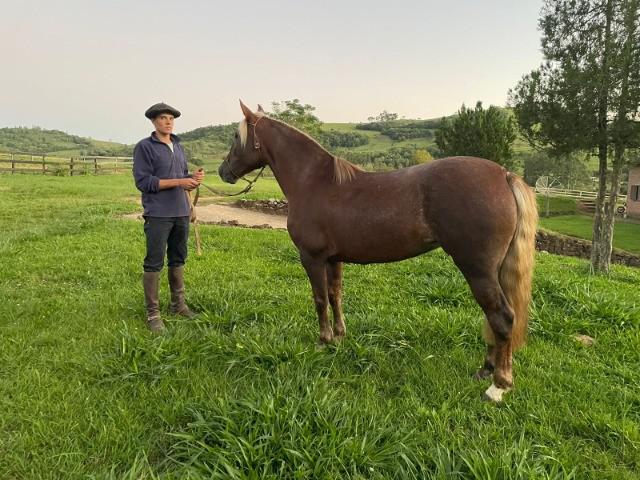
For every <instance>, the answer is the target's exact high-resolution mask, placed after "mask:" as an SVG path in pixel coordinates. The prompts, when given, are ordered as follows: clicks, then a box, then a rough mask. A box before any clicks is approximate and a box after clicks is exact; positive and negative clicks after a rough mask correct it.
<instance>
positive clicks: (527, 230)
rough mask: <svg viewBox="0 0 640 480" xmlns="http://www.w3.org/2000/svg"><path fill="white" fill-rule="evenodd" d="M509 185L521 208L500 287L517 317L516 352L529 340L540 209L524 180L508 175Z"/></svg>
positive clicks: (514, 348) (513, 332) (514, 336)
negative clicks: (528, 327) (527, 338)
mask: <svg viewBox="0 0 640 480" xmlns="http://www.w3.org/2000/svg"><path fill="white" fill-rule="evenodd" d="M507 182H509V186H510V187H511V190H512V191H513V196H514V197H515V199H516V204H517V206H518V221H517V224H516V232H515V234H514V236H513V240H511V245H509V250H507V255H506V256H505V258H504V260H503V262H502V266H501V267H500V286H501V287H502V291H503V292H504V294H505V296H506V297H507V300H508V301H509V304H510V305H511V308H513V311H514V313H515V318H514V320H513V328H512V333H511V346H512V348H513V350H516V349H517V348H518V347H520V346H521V345H522V344H524V342H525V339H526V337H527V326H528V323H529V302H530V301H531V282H532V276H533V263H534V258H535V250H536V228H537V225H538V206H537V204H536V195H535V193H534V192H533V191H532V190H531V188H529V186H528V185H527V184H526V183H525V182H524V180H522V178H520V177H519V176H517V175H515V174H513V173H508V174H507Z"/></svg>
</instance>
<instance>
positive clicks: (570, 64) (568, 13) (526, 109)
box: [510, 0, 640, 271]
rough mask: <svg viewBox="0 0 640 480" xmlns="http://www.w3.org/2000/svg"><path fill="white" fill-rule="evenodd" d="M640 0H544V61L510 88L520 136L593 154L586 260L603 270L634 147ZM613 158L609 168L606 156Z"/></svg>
mask: <svg viewBox="0 0 640 480" xmlns="http://www.w3.org/2000/svg"><path fill="white" fill-rule="evenodd" d="M639 4H640V0H547V1H546V2H545V4H544V7H543V10H542V16H541V18H540V21H539V24H540V29H541V30H542V51H543V54H544V57H545V62H544V63H543V64H542V65H541V66H540V67H539V68H538V69H537V70H534V71H532V72H531V73H529V74H527V75H525V76H524V77H523V78H522V80H521V81H520V82H519V83H518V85H517V86H516V87H515V88H514V89H513V90H512V91H511V92H510V97H511V100H510V101H511V103H512V105H513V106H514V111H515V114H516V117H517V120H518V123H519V125H520V128H521V131H522V133H523V135H524V137H525V138H526V139H527V140H528V141H529V142H530V143H531V144H532V145H534V146H537V147H540V146H543V147H548V148H550V149H552V150H553V151H554V152H555V153H560V154H563V153H564V154H566V153H569V152H575V151H580V150H582V151H587V152H597V155H598V162H599V169H598V177H599V184H598V198H597V201H596V215H595V220H594V230H593V248H592V258H591V261H592V266H593V268H594V269H595V270H598V271H607V270H608V268H609V263H610V256H611V250H612V238H613V225H614V213H615V204H616V198H617V195H618V192H619V188H620V178H621V172H622V170H623V166H624V164H625V163H626V162H627V154H628V151H629V149H632V148H638V147H639V146H640V113H639V110H640V32H639V23H640V9H639ZM611 158H612V162H611V166H612V170H611V172H609V161H610V159H611Z"/></svg>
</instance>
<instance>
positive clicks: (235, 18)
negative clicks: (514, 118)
mask: <svg viewBox="0 0 640 480" xmlns="http://www.w3.org/2000/svg"><path fill="white" fill-rule="evenodd" d="M541 6H542V1H541V0H517V1H514V0H451V1H449V2H444V1H442V0H438V1H431V0H394V1H391V0H386V1H377V0H368V1H360V0H355V1H351V0H322V1H317V2H310V1H303V0H298V1H294V0H269V1H267V0H262V1H257V0H242V1H229V0H227V1H224V2H220V1H215V0H211V1H196V0H184V1H182V2H168V1H164V0H154V1H150V0H149V1H148V0H129V1H124V0H102V1H98V0H82V1H76V0H59V1H53V0H49V1H31V0H23V1H20V2H17V1H9V0H0V11H2V21H1V22H0V32H1V33H2V36H1V37H2V38H3V41H2V42H0V59H1V62H2V68H1V72H2V73H1V74H0V128H1V127H16V126H25V127H32V126H39V127H42V128H47V129H57V130H62V131H65V132H68V133H70V134H75V135H81V136H87V137H92V138H95V139H100V140H112V141H117V142H123V143H135V142H136V141H137V140H139V139H140V138H142V137H144V136H146V135H148V134H149V133H150V132H151V130H152V125H151V124H150V122H149V121H148V120H147V119H146V118H145V117H144V111H145V110H146V109H147V108H148V107H149V106H150V105H152V104H154V103H156V102H160V101H164V102H165V103H168V104H170V105H172V106H173V107H175V108H177V109H178V110H180V111H181V112H182V116H181V117H180V118H179V119H178V120H176V131H177V132H181V131H188V130H192V129H194V128H198V127H201V126H206V125H217V124H224V123H229V122H233V121H238V120H239V119H240V118H241V116H242V114H241V111H240V108H239V104H238V99H242V100H243V101H244V102H245V103H246V104H247V105H249V106H250V107H252V108H255V107H256V105H257V104H258V103H261V104H262V105H263V106H264V107H266V108H267V109H269V107H270V105H271V102H273V101H282V100H288V99H293V98H299V99H300V100H301V101H302V102H303V103H309V104H311V105H313V106H315V107H316V111H315V113H316V115H317V116H318V117H319V118H320V119H321V120H322V121H324V122H359V121H366V119H367V117H369V116H375V115H377V114H378V113H380V112H381V111H382V110H387V111H389V112H395V113H398V115H399V116H401V117H406V118H434V117H441V116H443V115H450V114H452V113H455V112H456V111H457V110H458V109H459V108H460V106H461V105H462V104H463V103H465V104H466V105H471V106H473V105H475V103H476V101H478V100H480V101H482V102H483V104H484V105H485V106H488V105H505V104H506V102H507V93H508V90H509V88H512V87H514V86H515V84H516V83H517V82H518V80H519V79H520V78H521V77H522V75H524V74H525V73H528V72H530V71H531V70H532V69H535V68H536V67H537V66H538V65H539V64H540V62H541V61H542V55H541V52H540V32H539V31H538V28H537V21H538V16H539V12H540V8H541Z"/></svg>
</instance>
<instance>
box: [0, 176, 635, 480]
mask: <svg viewBox="0 0 640 480" xmlns="http://www.w3.org/2000/svg"><path fill="white" fill-rule="evenodd" d="M264 188H265V189H268V188H269V185H265V186H264ZM0 192H1V195H0V227H1V228H2V232H3V235H2V236H1V237H0V259H1V265H2V267H3V268H2V270H1V272H0V292H1V294H2V301H1V302H0V338H2V344H1V347H0V432H1V435H0V472H1V474H0V477H2V478H100V479H103V478H106V479H123V478H129V479H134V478H135V479H141V478H147V479H149V478H163V479H184V478H191V479H196V478H225V479H226V478H247V479H282V478H300V479H303V478H326V479H333V478H352V479H365V478H366V479H369V478H371V479H383V478H433V479H445V478H447V479H449V478H454V479H468V478H474V479H531V478H536V479H547V478H553V479H567V478H576V479H595V478H597V479H616V480H617V479H629V480H631V479H636V478H638V477H639V475H640V376H639V375H638V369H639V367H640V309H639V308H638V307H639V303H640V302H639V298H638V292H637V285H638V284H639V283H640V270H638V269H631V268H625V267H620V266H613V268H612V272H611V274H610V275H608V276H588V274H587V272H588V265H587V263H586V262H585V261H581V260H576V259H569V258H561V257H556V256H553V255H539V257H538V262H537V267H536V274H535V279H534V301H533V306H532V318H531V328H530V332H531V334H530V339H529V345H528V346H527V347H526V348H525V349H523V350H522V351H520V352H519V353H517V354H516V356H515V381H516V389H515V390H514V391H513V392H512V393H510V394H509V395H508V396H507V397H506V402H505V403H504V404H502V405H498V406H496V405H489V404H486V403H483V402H482V401H481V400H480V394H481V393H482V392H483V391H484V390H485V389H486V387H487V382H481V383H475V382H473V381H472V380H471V378H470V377H471V374H472V373H473V372H474V371H475V369H476V368H477V367H478V366H479V365H480V362H481V359H482V355H483V350H484V347H483V342H482V340H481V338H480V324H481V320H480V319H481V311H480V309H479V308H478V306H477V305H476V304H475V302H474V300H473V299H472V297H471V294H470V292H469V290H468V288H467V286H466V284H465V282H464V280H463V278H462V277H461V275H460V273H459V272H458V270H457V269H456V268H455V267H454V265H453V264H452V262H451V260H450V259H449V258H448V257H447V256H446V255H444V254H443V253H442V252H439V251H437V252H433V253H431V254H428V255H425V256H422V257H418V258H416V259H413V260H409V261H405V262H400V263H396V264H387V265H370V266H352V265H351V266H347V268H346V273H345V292H344V294H345V298H344V310H345V315H346V322H347V329H348V334H347V338H346V340H345V341H344V342H343V343H342V344H341V345H339V346H337V347H335V348H328V349H327V350H325V351H319V352H318V351H316V350H315V349H314V343H315V340H316V338H317V335H318V331H317V321H316V319H315V313H314V308H313V306H312V303H311V294H310V289H309V286H308V282H307V279H306V277H305V274H304V272H303V269H302V267H301V266H300V264H299V261H298V257H297V252H296V251H295V249H294V247H293V246H292V244H291V242H290V240H289V238H288V236H287V234H286V233H285V232H279V231H268V230H250V229H239V228H224V227H216V226H202V227H201V234H202V237H203V243H204V245H203V246H204V252H205V253H204V255H203V256H201V257H195V255H192V257H191V258H190V261H189V263H188V266H187V273H186V280H187V282H188V285H187V286H188V289H187V298H188V300H189V301H190V302H191V304H192V305H193V306H195V307H196V308H198V309H199V310H201V311H202V312H204V313H203V315H202V316H201V318H200V319H199V320H197V321H191V322H189V321H183V320H180V319H178V318H176V317H171V316H169V315H166V316H165V318H166V320H167V323H168V329H169V332H168V334H166V335H164V336H161V337H152V336H151V335H150V334H149V333H147V331H146V330H145V328H144V326H143V315H144V308H143V299H142V290H141V285H140V278H141V261H142V257H143V254H144V253H143V252H144V244H143V234H142V225H141V224H140V223H139V222H137V221H132V220H123V219H122V218H121V215H123V214H125V213H131V212H134V211H136V210H137V206H136V203H135V201H134V198H135V195H136V192H135V189H134V188H133V186H132V184H131V180H130V178H128V177H127V176H104V177H90V176H87V177H73V178H69V177H39V176H26V175H23V176H21V175H14V176H0ZM263 193H265V192H263ZM272 193H273V192H272V191H269V192H268V195H272ZM162 288H163V290H162V293H163V307H164V308H165V310H166V304H167V290H166V284H163V286H162ZM577 333H581V334H586V335H590V336H592V337H594V338H595V339H596V343H595V345H593V346H591V347H584V346H582V345H581V344H580V343H578V342H576V341H575V340H574V339H573V335H574V334H577Z"/></svg>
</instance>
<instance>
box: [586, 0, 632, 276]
mask: <svg viewBox="0 0 640 480" xmlns="http://www.w3.org/2000/svg"><path fill="white" fill-rule="evenodd" d="M626 7H627V11H626V12H625V20H624V24H625V33H626V39H625V42H624V46H623V48H622V58H621V60H622V61H621V62H620V78H621V84H620V97H619V99H618V109H617V112H616V119H615V121H614V123H613V132H612V133H613V139H614V145H615V148H614V157H613V171H612V173H611V190H610V192H609V201H608V203H606V204H605V209H604V217H603V218H602V221H603V224H602V226H601V230H600V238H601V243H600V245H599V250H600V252H599V254H598V255H599V259H598V260H599V261H600V265H599V266H600V267H601V268H600V269H599V271H604V272H606V271H608V270H609V265H610V262H611V252H612V251H613V228H614V224H615V215H616V203H617V199H618V192H619V191H620V172H621V171H622V165H623V163H624V152H625V149H626V143H627V132H626V129H627V121H628V120H627V113H628V112H629V75H630V73H631V64H632V62H633V58H632V55H633V48H632V47H633V41H634V38H635V35H636V34H637V33H636V29H637V21H638V20H637V18H638V17H637V10H638V0H632V1H630V2H628V4H627V5H626ZM592 259H593V256H592Z"/></svg>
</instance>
